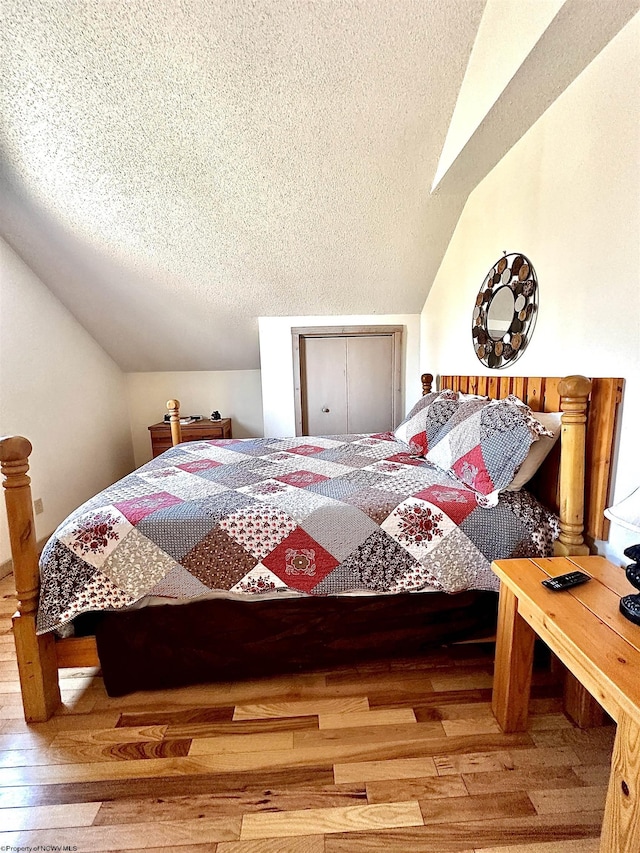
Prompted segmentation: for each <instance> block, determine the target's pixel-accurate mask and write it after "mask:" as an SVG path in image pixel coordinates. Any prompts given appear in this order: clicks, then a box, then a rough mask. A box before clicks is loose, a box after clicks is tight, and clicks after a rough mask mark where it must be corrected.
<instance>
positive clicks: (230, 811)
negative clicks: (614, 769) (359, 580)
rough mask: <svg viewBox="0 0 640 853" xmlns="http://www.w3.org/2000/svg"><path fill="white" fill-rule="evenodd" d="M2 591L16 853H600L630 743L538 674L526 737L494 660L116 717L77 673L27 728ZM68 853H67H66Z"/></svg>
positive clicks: (5, 822) (7, 600)
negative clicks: (505, 718) (572, 713)
mask: <svg viewBox="0 0 640 853" xmlns="http://www.w3.org/2000/svg"><path fill="white" fill-rule="evenodd" d="M11 582H12V579H11V578H5V579H2V580H0V596H1V598H0V602H1V604H0V849H6V850H10V849H13V848H17V847H21V848H23V849H29V848H34V849H35V848H36V847H38V846H41V849H45V847H44V846H43V845H56V846H51V848H50V849H52V850H53V849H60V850H62V849H69V850H76V851H114V853H115V851H118V853H121V852H122V853H124V851H129V850H141V849H144V850H147V851H164V853H166V851H168V850H171V851H175V853H196V851H197V853H205V851H207V853H375V852H376V851H385V853H596V851H598V848H599V843H598V837H599V833H600V825H601V822H602V813H603V806H604V798H605V793H606V787H607V781H608V775H609V761H610V756H611V749H612V743H613V736H614V727H613V726H604V727H602V728H597V729H588V730H584V731H581V730H578V729H575V728H574V727H573V726H572V725H571V723H570V722H569V721H568V719H567V718H566V717H565V716H564V715H563V714H562V712H561V703H560V699H559V688H558V686H557V684H555V683H553V681H552V676H551V675H550V674H549V673H547V671H546V670H545V669H543V668H540V669H538V670H536V673H535V675H534V691H533V696H534V698H533V700H532V711H533V714H532V716H531V719H530V725H529V729H528V731H527V732H525V733H523V734H511V735H503V734H501V732H500V730H499V728H498V726H497V724H496V722H495V720H494V718H493V716H492V713H491V709H490V697H491V673H492V662H493V660H492V654H493V649H492V648H491V647H490V646H488V645H486V646H483V645H462V646H453V647H450V648H442V649H436V650H434V652H433V653H432V654H431V655H430V656H429V657H428V659H424V658H423V659H419V660H398V661H393V662H391V663H379V664H371V665H367V666H361V667H358V668H350V667H344V668H343V669H340V670H337V671H332V672H326V673H321V674H318V673H312V674H306V675H299V676H287V677H280V678H269V679H266V680H264V681H253V682H247V681H245V682H241V683H238V684H218V685H205V686H198V687H191V688H183V689H179V690H175V691H163V692H157V693H137V694H133V695H130V696H125V697H122V698H119V699H110V698H109V697H108V696H107V695H106V693H105V691H104V687H103V684H102V681H101V678H100V676H99V673H98V672H97V671H95V670H92V669H86V670H67V671H66V672H65V677H64V678H63V679H62V692H63V697H64V703H65V704H64V706H63V708H61V709H60V712H59V713H58V714H56V716H55V717H54V718H53V719H51V720H50V721H49V722H47V723H39V724H35V725H31V726H27V725H26V724H25V722H24V720H23V718H22V707H21V703H20V693H19V687H18V680H17V668H16V663H15V655H14V652H13V638H12V635H11V623H10V614H11V613H12V611H13V609H14V600H13V598H12V594H11V590H12V588H11ZM65 845H66V848H65Z"/></svg>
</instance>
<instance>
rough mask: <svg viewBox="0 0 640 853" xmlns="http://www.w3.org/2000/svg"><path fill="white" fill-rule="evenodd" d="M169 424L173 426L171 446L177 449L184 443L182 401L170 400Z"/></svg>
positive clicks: (168, 404)
mask: <svg viewBox="0 0 640 853" xmlns="http://www.w3.org/2000/svg"><path fill="white" fill-rule="evenodd" d="M167 409H169V424H170V425H171V444H172V445H173V446H174V447H175V446H176V444H180V442H181V441H182V429H181V428H180V400H169V401H168V402H167Z"/></svg>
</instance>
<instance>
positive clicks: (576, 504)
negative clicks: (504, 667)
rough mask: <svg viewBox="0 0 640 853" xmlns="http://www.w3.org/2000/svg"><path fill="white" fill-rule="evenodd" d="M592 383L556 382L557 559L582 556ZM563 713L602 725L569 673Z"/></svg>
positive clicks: (597, 709) (598, 712)
mask: <svg viewBox="0 0 640 853" xmlns="http://www.w3.org/2000/svg"><path fill="white" fill-rule="evenodd" d="M590 392H591V381H590V380H589V379H587V378H586V377H585V376H567V377H565V378H564V379H562V380H561V381H560V382H559V383H558V393H559V394H560V408H561V409H562V433H561V436H560V440H561V442H562V452H561V454H560V537H559V538H558V540H557V541H556V542H555V544H554V553H555V554H556V556H559V557H570V556H577V555H585V554H588V553H589V548H588V546H587V545H586V544H585V541H584V537H583V531H584V507H585V467H586V466H585V442H586V434H587V429H586V424H587V400H588V397H589V393H590ZM564 710H565V713H566V714H567V715H568V716H569V717H570V718H571V719H572V720H573V722H574V723H576V725H578V726H579V727H580V728H588V727H590V726H601V725H602V724H603V722H604V712H603V710H602V707H601V706H600V705H599V704H598V702H596V700H595V699H594V698H593V696H592V695H591V694H590V693H589V692H588V691H587V690H586V688H585V687H583V685H582V684H581V683H580V682H579V681H578V680H577V678H575V677H574V676H573V675H572V674H571V673H570V672H569V671H568V670H567V671H566V672H565V676H564Z"/></svg>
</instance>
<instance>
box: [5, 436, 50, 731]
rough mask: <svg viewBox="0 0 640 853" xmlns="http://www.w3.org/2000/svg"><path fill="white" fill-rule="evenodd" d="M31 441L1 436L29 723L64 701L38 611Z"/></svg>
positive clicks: (44, 717)
mask: <svg viewBox="0 0 640 853" xmlns="http://www.w3.org/2000/svg"><path fill="white" fill-rule="evenodd" d="M31 449H32V448H31V442H30V441H28V440H27V439H26V438H22V437H21V436H9V437H6V438H0V464H1V467H2V474H3V475H4V476H3V481H2V485H3V486H4V488H5V493H4V497H5V502H6V505H7V520H8V522H9V539H10V542H11V556H12V558H13V575H14V578H15V587H16V597H17V599H18V610H17V612H16V614H15V615H14V617H13V634H14V640H15V644H16V657H17V659H18V672H19V674H20V687H21V690H22V705H23V708H24V718H25V720H26V721H27V722H28V723H35V722H44V721H45V720H48V719H49V717H50V716H51V715H52V714H53V712H54V711H55V709H56V708H57V706H58V705H59V704H60V687H59V685H58V662H57V659H56V648H55V637H54V635H53V634H51V633H49V634H44V635H42V636H39V637H38V636H37V635H36V611H37V607H38V596H39V588H40V577H39V572H38V551H37V548H36V536H35V526H34V522H33V504H32V502H31V486H30V483H31V480H30V478H29V477H28V476H27V472H28V470H29V454H30V453H31Z"/></svg>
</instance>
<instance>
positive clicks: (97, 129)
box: [0, 0, 637, 371]
mask: <svg viewBox="0 0 640 853" xmlns="http://www.w3.org/2000/svg"><path fill="white" fill-rule="evenodd" d="M539 2H545V3H546V4H547V6H548V5H549V4H550V3H551V4H555V6H559V5H560V6H562V8H560V10H559V12H558V13H557V14H555V15H554V14H553V13H554V11H555V10H552V11H551V13H550V14H549V17H550V18H551V20H550V22H549V23H548V26H547V21H545V22H544V26H543V27H542V28H541V29H542V30H543V32H542V34H541V36H540V39H539V40H537V41H536V44H535V45H534V47H533V48H532V49H530V47H531V46H530V45H527V46H526V49H525V48H523V51H524V54H526V55H524V54H523V55H522V57H521V62H516V63H515V70H514V74H513V76H512V77H511V78H510V79H506V80H505V81H504V88H503V86H502V85H501V86H500V87H499V89H500V90H502V91H501V94H500V93H498V94H497V97H496V99H495V100H494V99H493V98H492V99H491V100H492V103H490V104H488V106H487V114H486V116H485V118H484V119H482V117H481V119H482V120H481V121H480V122H479V124H478V121H477V116H476V117H475V118H474V120H473V125H470V126H469V128H468V132H467V133H466V134H465V133H464V119H462V120H461V119H460V116H459V115H458V118H457V128H458V136H459V137H460V138H461V139H462V143H461V144H460V145H459V146H457V147H456V148H455V150H454V151H453V152H452V151H451V150H449V151H448V152H447V158H446V163H444V164H441V169H440V173H439V176H438V181H439V183H440V185H439V186H438V187H437V188H436V189H435V191H434V192H433V193H431V192H430V189H431V186H432V184H433V183H434V178H435V176H436V170H437V168H438V163H439V160H440V156H441V153H442V151H443V146H444V144H445V139H446V137H447V131H448V128H449V125H450V122H451V119H452V115H453V113H454V108H455V106H456V100H457V98H458V93H459V91H460V88H461V85H462V82H463V79H464V77H465V70H466V69H467V65H468V63H469V57H470V55H471V51H472V48H473V45H474V41H475V39H476V35H477V33H478V28H479V26H480V22H481V18H482V13H483V8H484V6H485V0H428V2H427V0H395V2H393V1H392V0H360V2H357V0H331V2H329V1H328V0H262V2H260V0H65V2H64V3H61V2H58V0H1V8H2V12H3V22H2V26H1V28H0V48H1V49H2V55H3V60H2V62H3V68H2V76H3V81H2V82H3V86H2V92H1V93H0V120H1V124H0V169H1V171H0V191H1V192H2V203H1V205H0V233H2V236H3V237H4V238H5V239H6V240H7V241H8V242H9V244H10V245H12V246H13V248H14V249H15V250H16V251H17V252H18V253H19V254H20V255H21V256H22V257H23V259H24V260H25V261H26V262H27V263H28V264H29V265H30V266H31V267H32V269H33V270H34V271H35V272H36V273H37V274H38V275H39V276H40V278H41V279H42V280H43V281H44V283H45V284H46V285H47V286H48V287H49V288H50V289H51V290H52V291H53V292H54V293H55V294H56V295H57V296H58V298H59V299H60V300H61V301H62V302H63V303H64V304H65V305H66V306H67V307H68V308H69V309H70V310H71V311H72V312H73V314H74V315H75V316H76V317H77V318H78V320H79V321H80V322H81V323H82V324H83V325H84V327H85V328H86V329H87V330H88V332H90V334H91V335H93V337H94V338H95V339H96V340H97V341H98V342H99V343H100V344H101V345H102V346H103V347H104V349H105V350H106V351H107V352H108V353H109V354H110V355H111V356H112V357H113V358H114V360H115V361H116V362H117V363H118V364H119V365H120V366H121V367H122V368H123V369H124V370H127V371H146V370H229V369H241V368H254V367H258V366H259V357H258V339H257V318H258V317H259V316H278V315H312V314H385V313H416V312H419V311H420V310H421V309H422V307H423V305H424V302H425V299H426V296H427V294H428V291H429V288H430V286H431V283H432V281H433V279H434V276H435V274H436V272H437V269H438V267H439V264H440V261H441V259H442V256H443V254H444V251H445V249H446V246H447V244H448V242H449V239H450V237H451V234H452V232H453V229H454V227H455V224H456V222H457V218H458V216H459V214H460V211H461V209H462V206H463V204H464V201H465V200H466V198H467V196H468V193H469V192H470V191H471V190H472V189H473V187H474V186H475V185H476V184H477V182H478V180H480V179H481V178H482V177H483V176H484V174H486V172H487V171H488V170H489V169H490V168H491V167H492V165H494V164H495V162H497V160H498V159H499V158H500V157H501V156H503V154H504V153H505V151H506V150H508V148H509V147H510V146H511V145H513V143H514V142H515V141H517V139H518V138H519V137H520V136H521V135H522V134H523V133H524V132H526V130H527V129H528V127H530V125H531V124H532V122H533V121H535V120H536V119H537V118H538V116H539V115H540V114H541V113H542V111H543V110H544V109H546V106H548V105H549V103H551V102H552V101H553V99H554V98H555V97H557V96H558V94H560V92H561V91H562V90H563V89H564V88H566V86H567V85H568V84H569V83H570V82H571V80H572V79H574V78H575V76H577V74H579V73H580V71H581V70H582V69H583V68H584V66H585V65H586V64H587V63H588V62H589V61H590V60H591V59H592V58H593V56H595V55H596V54H597V53H598V52H599V50H601V49H602V47H604V45H605V44H606V43H607V42H608V41H609V40H610V38H612V36H613V35H615V33H616V32H617V31H618V30H619V29H620V28H621V27H622V26H623V25H624V23H625V22H626V21H627V20H628V19H629V18H630V17H631V15H632V14H633V11H634V9H637V3H636V2H632V0H616V2H615V3H614V2H609V0H597V2H596V0H593V2H592V0H566V2H565V3H564V5H562V3H561V0H489V4H491V5H492V6H495V4H496V3H503V4H504V3H511V4H518V3H520V4H529V5H530V4H532V3H539ZM494 12H495V10H494ZM487 20H489V18H487ZM490 20H494V21H495V20H499V16H496V15H495V14H493V15H492V16H491V18H490ZM485 24H486V22H485ZM484 29H485V32H484V34H483V38H484V39H486V38H487V37H488V35H489V36H491V33H490V32H489V34H488V35H487V30H488V25H485V28H484ZM495 37H496V39H497V41H496V43H497V44H498V45H499V40H500V39H501V38H502V39H504V38H517V33H513V32H511V33H505V32H502V33H496V34H495ZM524 41H526V40H523V42H524ZM471 67H472V66H470V69H471ZM485 70H486V69H485ZM465 84H466V86H467V89H468V87H469V86H471V87H472V85H473V81H471V82H469V80H468V79H467V80H466V81H465ZM514 97H515V100H514ZM529 97H530V99H531V100H530V102H529V103H530V104H533V105H534V106H533V109H529V110H527V109H525V108H524V104H525V103H526V102H527V98H529ZM496 124H497V126H498V132H496ZM461 127H462V130H460V128H461ZM505 127H506V128H508V132H504V129H505ZM487 128H488V130H487ZM499 128H502V131H500V130H499ZM465 140H466V141H465Z"/></svg>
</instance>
